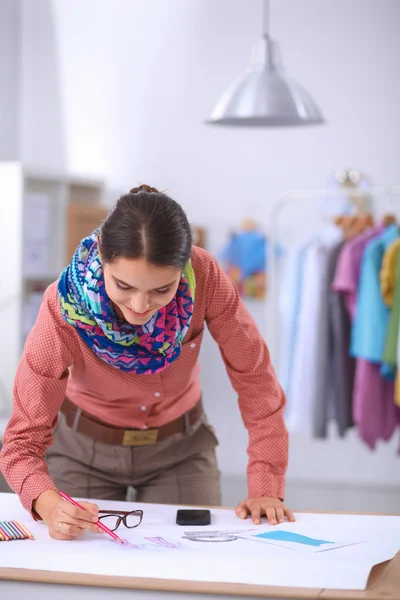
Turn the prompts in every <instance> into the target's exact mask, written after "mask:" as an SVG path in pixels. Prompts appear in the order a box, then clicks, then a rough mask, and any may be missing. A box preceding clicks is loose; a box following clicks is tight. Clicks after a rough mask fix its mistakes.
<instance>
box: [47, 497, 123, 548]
mask: <svg viewBox="0 0 400 600" xmlns="http://www.w3.org/2000/svg"><path fill="white" fill-rule="evenodd" d="M59 494H60V496H61V498H64V500H66V501H67V502H71V504H73V505H74V506H77V507H78V508H81V509H82V510H86V509H85V508H84V507H83V506H82V505H81V504H79V503H78V502H76V500H73V499H72V498H71V497H70V496H68V494H66V493H65V492H59ZM96 525H97V527H100V529H102V530H103V531H105V532H106V533H108V535H110V536H111V537H112V538H113V539H114V540H116V541H117V542H119V543H120V544H123V543H124V542H123V541H122V540H121V538H120V537H118V536H117V534H115V533H114V532H113V531H111V529H108V527H106V525H103V523H102V522H101V521H97V522H96Z"/></svg>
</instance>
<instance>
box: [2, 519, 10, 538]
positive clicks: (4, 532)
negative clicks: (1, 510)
mask: <svg viewBox="0 0 400 600" xmlns="http://www.w3.org/2000/svg"><path fill="white" fill-rule="evenodd" d="M0 531H1V534H2V536H3V538H4V541H6V542H8V540H9V539H10V536H9V535H8V534H7V532H6V530H5V529H4V528H3V527H2V526H1V523H0Z"/></svg>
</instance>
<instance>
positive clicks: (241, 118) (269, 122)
mask: <svg viewBox="0 0 400 600" xmlns="http://www.w3.org/2000/svg"><path fill="white" fill-rule="evenodd" d="M268 21H269V2H268V0H264V3H263V34H262V38H261V39H260V40H259V42H258V43H257V44H255V46H254V48H253V52H252V55H251V61H250V64H249V66H248V68H247V70H246V71H245V73H244V74H243V75H241V76H240V77H238V78H237V79H236V80H235V81H233V82H232V84H231V85H230V86H229V87H228V88H227V89H226V90H225V92H223V94H222V95H221V97H220V98H219V100H218V102H217V105H216V106H215V108H214V110H213V112H212V114H211V116H210V118H209V119H208V121H207V123H209V124H211V125H230V126H233V127H292V126H297V125H318V124H322V123H324V122H325V120H324V117H323V116H322V113H321V111H320V109H319V108H318V106H317V104H316V103H315V102H314V100H313V98H312V97H311V96H310V94H309V93H308V92H307V91H306V90H305V89H304V88H302V87H301V86H300V85H299V84H298V83H296V82H295V81H293V79H290V78H289V77H287V76H286V75H285V74H284V73H283V70H282V66H281V60H280V55H279V48H278V46H277V44H276V42H274V41H273V40H271V38H270V36H269V23H268Z"/></svg>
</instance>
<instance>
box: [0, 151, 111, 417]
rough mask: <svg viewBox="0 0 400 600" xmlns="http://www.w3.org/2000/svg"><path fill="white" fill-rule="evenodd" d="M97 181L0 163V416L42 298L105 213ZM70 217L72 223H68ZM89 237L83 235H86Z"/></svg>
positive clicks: (9, 397) (6, 409) (7, 404)
mask: <svg viewBox="0 0 400 600" xmlns="http://www.w3.org/2000/svg"><path fill="white" fill-rule="evenodd" d="M104 193H105V192H104V184H103V182H102V181H100V180H96V179H91V178H86V177H74V176H69V175H66V174H62V173H52V172H46V173H45V172H39V171H35V170H32V169H29V168H26V167H24V166H23V165H21V164H20V163H16V162H7V163H1V162H0V328H1V337H0V340H1V341H0V416H1V415H2V414H5V415H7V414H9V412H10V408H11V402H12V386H13V380H14V376H15V371H16V368H17V365H18V361H19V358H20V356H21V353H22V349H23V345H24V343H25V340H26V337H27V335H28V333H29V331H30V329H31V328H32V326H33V323H34V322H35V319H36V316H37V312H38V309H39V306H40V300H41V296H42V294H43V292H44V290H45V289H46V287H47V286H48V285H49V284H50V283H52V282H53V281H55V280H56V279H58V277H59V275H60V273H61V271H62V269H63V268H64V267H65V265H66V264H67V263H68V262H69V259H70V254H71V248H72V246H73V244H74V241H73V240H76V239H77V233H78V232H77V226H78V225H79V226H80V230H79V234H80V233H81V231H83V230H84V228H85V226H83V227H82V225H81V222H82V219H81V218H80V216H79V215H80V207H81V211H82V215H85V218H86V222H87V226H88V227H90V226H91V223H90V219H88V218H87V215H91V214H92V217H93V218H92V221H93V223H96V224H98V223H97V221H98V220H99V219H100V217H102V216H103V215H104V214H105V213H106V208H103V206H102V205H103V203H104ZM71 214H73V215H74V219H71V218H70V216H71ZM89 233H91V231H85V232H84V235H87V234H89Z"/></svg>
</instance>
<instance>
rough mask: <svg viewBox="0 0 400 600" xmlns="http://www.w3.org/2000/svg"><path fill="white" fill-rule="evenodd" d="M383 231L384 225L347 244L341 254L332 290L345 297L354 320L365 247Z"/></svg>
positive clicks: (377, 226)
mask: <svg viewBox="0 0 400 600" xmlns="http://www.w3.org/2000/svg"><path fill="white" fill-rule="evenodd" d="M383 230H384V226H383V225H381V224H379V225H376V226H375V227H373V228H372V229H369V230H368V231H366V232H365V233H362V234H361V235H358V236H357V237H355V238H353V239H352V240H349V241H348V242H346V243H345V245H344V246H343V248H342V251H341V252H340V254H339V258H338V261H337V265H336V272H335V277H334V279H333V283H332V290H333V291H335V292H339V293H341V294H343V295H344V301H345V303H346V307H347V310H348V311H349V314H350V318H351V319H353V318H354V315H355V312H356V302H357V290H358V280H359V278H360V269H361V261H362V257H363V254H364V250H365V247H366V245H367V244H368V242H369V241H370V240H372V239H373V238H374V237H377V236H378V235H379V234H380V233H382V231H383Z"/></svg>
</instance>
